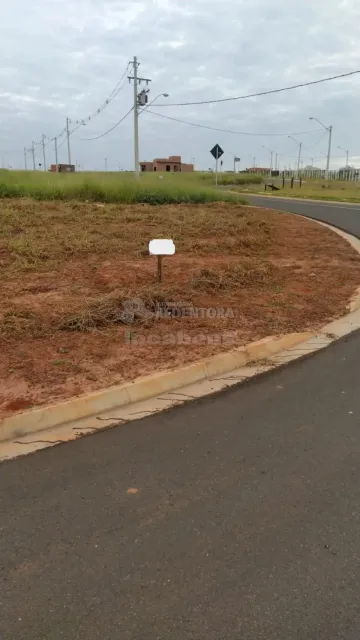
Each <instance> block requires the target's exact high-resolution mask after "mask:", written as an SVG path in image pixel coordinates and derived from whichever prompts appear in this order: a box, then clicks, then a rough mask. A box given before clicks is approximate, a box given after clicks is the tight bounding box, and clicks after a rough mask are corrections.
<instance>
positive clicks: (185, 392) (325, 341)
mask: <svg viewBox="0 0 360 640" xmlns="http://www.w3.org/2000/svg"><path fill="white" fill-rule="evenodd" d="M314 222H316V223H317V224H322V225H324V226H327V227H329V228H331V229H332V230H333V231H334V232H335V233H337V234H339V235H340V236H342V237H343V238H345V239H346V240H347V241H348V242H349V243H350V244H351V246H352V247H353V248H354V249H355V250H356V251H357V252H358V253H360V239H358V238H356V237H355V236H352V235H350V234H348V233H345V232H344V231H341V230H339V229H337V228H335V227H333V226H331V225H328V224H326V223H323V222H319V221H317V220H314ZM358 328H360V288H359V289H358V290H357V292H356V294H355V295H354V296H353V298H352V300H351V301H350V303H349V313H348V314H346V315H345V316H343V317H341V318H339V319H337V320H334V321H332V322H330V323H329V324H327V325H325V326H324V327H322V328H321V329H320V330H319V331H315V332H314V331H312V332H311V331H307V332H302V333H291V334H286V335H282V336H279V335H277V336H268V337H266V338H263V339H262V340H258V341H256V342H252V343H250V344H247V345H245V346H242V347H239V348H237V349H233V350H231V351H228V352H225V353H220V354H216V355H214V356H211V357H208V358H204V359H202V360H200V361H197V362H194V363H192V364H189V365H186V366H184V367H181V368H179V369H176V370H170V371H169V370H166V371H160V372H157V373H154V374H153V375H149V376H144V377H141V378H137V379H136V380H134V381H132V382H127V383H125V384H123V385H118V386H114V387H110V388H107V389H102V390H100V391H96V392H92V393H90V394H86V395H84V396H80V397H77V398H74V399H72V400H69V401H65V402H61V403H59V404H56V405H50V406H45V407H41V408H35V409H32V410H30V411H27V412H24V413H20V414H16V415H13V416H10V417H7V418H5V419H3V420H2V421H0V461H1V460H6V459H10V458H14V457H17V456H20V455H24V454H28V453H31V452H34V451H37V450H39V449H42V448H45V447H48V446H53V445H55V444H60V443H63V442H67V441H69V440H74V439H76V438H79V437H81V436H83V435H88V434H90V433H94V432H97V431H101V430H103V429H107V428H109V427H113V426H116V425H118V424H123V423H125V422H130V421H132V420H138V419H140V418H142V417H145V416H148V415H151V414H153V413H157V412H159V411H163V410H164V409H168V408H171V407H173V406H176V405H179V404H183V403H184V402H186V401H188V400H191V399H194V398H199V397H202V396H206V395H209V394H212V393H216V392H218V391H221V390H222V389H224V388H226V387H229V386H231V385H235V384H238V383H239V382H243V381H244V380H248V379H249V378H251V377H253V376H255V375H258V374H259V373H263V372H265V371H267V370H269V369H272V368H274V367H278V366H281V365H283V364H286V363H288V362H290V361H292V360H294V359H296V358H300V357H303V356H305V355H310V354H311V353H314V352H316V351H317V350H319V349H322V348H324V347H327V346H328V345H329V344H331V343H332V342H333V341H334V340H337V339H339V338H341V337H343V336H345V335H347V334H349V333H351V332H352V331H355V330H356V329H358Z"/></svg>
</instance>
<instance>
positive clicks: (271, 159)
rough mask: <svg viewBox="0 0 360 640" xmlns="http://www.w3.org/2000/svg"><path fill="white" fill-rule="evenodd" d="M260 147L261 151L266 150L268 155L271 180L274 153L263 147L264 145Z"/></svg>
mask: <svg viewBox="0 0 360 640" xmlns="http://www.w3.org/2000/svg"><path fill="white" fill-rule="evenodd" d="M261 146H262V148H263V149H266V150H267V151H268V152H269V153H270V178H271V173H272V166H273V155H274V152H273V151H271V149H269V148H268V147H265V146H264V145H261Z"/></svg>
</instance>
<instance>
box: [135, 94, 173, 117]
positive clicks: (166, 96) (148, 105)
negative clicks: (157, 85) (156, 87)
mask: <svg viewBox="0 0 360 640" xmlns="http://www.w3.org/2000/svg"><path fill="white" fill-rule="evenodd" d="M168 97H169V94H168V93H159V95H157V96H156V97H155V98H154V100H151V102H149V104H147V105H146V106H145V107H144V108H143V109H141V111H139V114H140V113H142V112H143V111H146V109H148V108H149V107H151V105H152V104H154V102H155V101H156V100H157V99H158V98H168Z"/></svg>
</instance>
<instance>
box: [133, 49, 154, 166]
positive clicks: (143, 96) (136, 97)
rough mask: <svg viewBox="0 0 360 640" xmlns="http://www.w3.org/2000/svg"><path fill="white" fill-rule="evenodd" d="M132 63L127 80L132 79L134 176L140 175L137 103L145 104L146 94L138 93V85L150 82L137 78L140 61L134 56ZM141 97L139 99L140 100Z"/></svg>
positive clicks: (147, 79)
mask: <svg viewBox="0 0 360 640" xmlns="http://www.w3.org/2000/svg"><path fill="white" fill-rule="evenodd" d="M130 64H132V65H133V70H134V75H133V76H128V79H129V82H131V80H133V81H134V173H135V177H136V178H139V177H140V170H139V105H140V106H141V107H144V106H145V105H146V104H147V101H148V99H147V95H146V93H147V92H146V91H143V92H142V93H140V94H139V95H138V85H140V84H141V83H142V82H146V85H148V84H149V82H151V80H150V79H149V78H139V77H138V73H137V72H138V67H139V66H140V63H139V62H138V60H137V57H136V56H134V60H133V61H132V62H131V63H130ZM140 99H141V101H140Z"/></svg>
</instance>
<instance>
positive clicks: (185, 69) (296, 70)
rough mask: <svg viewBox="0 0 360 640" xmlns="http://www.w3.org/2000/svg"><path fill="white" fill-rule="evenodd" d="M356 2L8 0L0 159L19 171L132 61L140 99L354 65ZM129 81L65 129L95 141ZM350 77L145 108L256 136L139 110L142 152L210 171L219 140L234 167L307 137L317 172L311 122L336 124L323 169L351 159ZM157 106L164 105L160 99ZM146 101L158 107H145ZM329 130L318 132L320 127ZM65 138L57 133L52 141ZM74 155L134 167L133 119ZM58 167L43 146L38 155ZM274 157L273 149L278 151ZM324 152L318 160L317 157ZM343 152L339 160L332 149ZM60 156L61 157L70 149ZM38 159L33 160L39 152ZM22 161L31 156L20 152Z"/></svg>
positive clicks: (215, 92)
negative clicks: (142, 80) (140, 80)
mask: <svg viewBox="0 0 360 640" xmlns="http://www.w3.org/2000/svg"><path fill="white" fill-rule="evenodd" d="M359 36H360V2H359V0H302V2H299V1H298V0H271V1H270V0H221V1H219V0H31V1H30V0H13V1H12V3H10V2H5V1H4V2H3V3H1V6H0V61H1V63H0V97H1V100H0V162H2V163H3V164H4V165H5V166H8V165H11V166H13V167H22V166H23V163H24V154H23V148H24V146H26V147H29V146H30V145H31V142H32V140H35V141H36V142H38V141H39V140H41V135H42V134H43V133H44V134H46V135H47V136H49V137H52V136H55V135H56V134H58V133H60V132H61V130H62V129H63V127H64V125H65V119H66V117H67V116H68V117H69V118H71V119H72V120H78V119H86V118H87V117H88V116H89V115H90V114H92V113H94V112H95V111H96V109H97V108H98V107H99V106H100V105H101V104H102V103H103V101H104V100H105V99H106V97H107V96H108V95H109V94H110V93H111V91H112V90H113V88H114V87H115V86H116V84H117V83H118V81H119V80H120V78H121V76H122V75H123V73H124V71H125V68H126V65H127V63H128V61H129V60H130V59H132V58H133V56H134V55H136V56H137V57H138V59H139V62H140V63H141V65H140V68H139V74H140V75H141V76H144V77H148V78H151V79H152V83H151V93H150V100H151V99H153V98H154V97H155V96H156V95H158V94H159V93H169V94H170V97H169V98H168V99H167V102H168V103H171V102H183V101H192V100H194V101H196V100H206V99H212V98H223V97H229V96H237V95H242V94H247V93H251V92H256V91H261V90H266V89H272V88H280V87H283V86H287V85H291V84H296V83H298V82H306V81H310V80H315V79H318V78H322V77H325V76H329V75H336V74H337V73H343V72H347V71H352V70H355V69H358V68H360V56H359V54H360V37H359ZM132 99H133V97H132V87H131V86H130V85H128V84H127V85H126V86H125V87H124V89H123V90H122V91H121V92H120V93H119V95H118V96H117V97H116V99H114V100H113V101H112V102H111V103H110V104H109V105H108V107H107V108H106V109H104V111H102V112H101V114H100V115H98V116H97V117H95V118H93V119H92V120H91V121H88V122H87V124H86V126H83V127H81V128H80V129H79V130H78V131H76V132H75V133H74V136H75V135H77V136H80V137H83V138H85V137H88V138H91V137H94V136H96V135H99V134H101V133H103V132H104V131H106V130H107V129H109V128H110V127H111V126H112V125H113V124H115V123H116V122H117V121H118V120H119V119H120V118H121V117H122V116H123V115H124V114H125V113H126V112H127V111H128V110H129V108H131V105H132ZM359 100H360V75H355V76H353V77H350V78H349V79H343V80H336V81H334V82H329V83H324V84H322V85H318V86H313V87H309V88H304V89H297V90H294V91H289V92H287V93H282V94H278V95H274V96H265V97H259V98H256V99H249V100H240V101H234V102H228V103H223V104H218V105H211V106H209V105H203V106H199V105H198V106H187V107H176V106H170V107H166V108H165V107H162V106H156V105H154V106H153V110H154V111H156V112H158V113H161V114H164V115H167V116H170V117H174V118H180V119H184V120H189V121H191V122H196V123H199V124H203V125H207V126H212V127H219V128H225V129H231V130H235V131H243V132H247V133H261V134H263V135H259V136H248V135H235V134H228V133H217V132H213V131H208V130H205V129H200V128H195V127H191V126H188V125H185V124H180V123H177V122H172V121H170V120H166V119H163V118H160V117H157V116H155V115H150V114H145V113H144V114H142V115H141V117H140V157H141V160H152V159H153V158H154V157H164V156H168V155H181V156H182V157H183V160H184V161H186V162H190V161H192V159H193V158H195V163H196V166H197V168H204V169H207V168H208V167H210V166H212V159H211V156H210V154H209V150H210V148H211V147H212V146H213V145H214V144H215V143H216V142H218V143H219V144H220V145H221V146H222V147H223V149H224V150H225V151H226V152H227V153H226V154H225V155H224V164H225V168H231V167H232V162H233V161H232V156H231V154H237V155H238V156H239V157H240V158H241V165H240V166H241V168H245V167H249V166H252V164H253V157H254V156H255V157H256V164H257V165H258V166H269V152H268V151H267V150H266V149H264V148H263V145H264V146H266V147H268V148H269V149H273V150H274V154H275V153H278V154H279V163H280V168H282V167H283V166H285V165H286V166H289V164H291V165H294V163H295V162H296V154H297V146H296V144H295V142H294V141H293V140H291V139H289V138H288V137H287V135H285V136H281V137H275V136H269V135H268V134H269V133H286V134H288V133H289V134H290V133H295V132H306V131H309V130H312V129H313V130H314V129H316V130H317V131H316V132H314V133H310V134H304V135H295V136H294V137H295V138H296V139H297V140H298V141H301V142H303V145H304V149H303V156H304V157H303V161H304V165H306V164H310V163H311V162H312V160H311V158H315V160H314V164H316V165H317V166H322V167H324V166H325V160H324V156H322V154H324V153H326V151H327V135H326V132H325V131H319V125H317V123H315V122H311V121H310V120H309V116H315V117H317V118H319V119H320V120H321V121H322V122H324V124H325V125H330V124H332V125H333V127H334V133H333V152H332V153H333V158H332V165H331V166H332V167H333V168H337V167H340V166H343V165H344V164H345V152H344V151H341V150H339V149H338V146H339V145H340V146H341V147H344V148H345V149H348V150H349V155H350V164H354V165H357V166H360V133H359V130H360V128H359V120H360V118H359V113H360V109H359V104H360V101H359ZM157 102H158V104H159V105H160V104H164V102H166V99H161V100H160V99H159V100H158V101H157ZM155 107H156V108H155ZM324 134H325V135H324ZM63 140H64V137H62V138H60V141H59V144H60V143H61V141H63ZM71 145H72V159H73V161H74V162H75V160H76V161H77V162H78V163H79V164H80V165H83V166H84V168H85V169H89V170H91V169H93V170H102V169H103V168H104V164H105V158H107V166H108V168H109V169H118V168H121V169H131V168H132V167H133V121H132V116H131V115H130V116H129V117H128V118H127V119H126V120H125V121H124V122H123V123H122V124H120V125H119V127H117V128H116V129H115V130H114V131H113V132H112V133H110V134H109V135H107V136H105V137H103V138H100V139H99V140H95V141H80V140H78V139H77V138H72V142H71ZM46 153H47V163H50V162H54V151H53V143H51V145H50V144H49V146H48V147H47V149H46ZM280 154H281V155H280ZM317 156H320V157H317ZM337 156H340V157H337ZM59 160H60V161H62V162H66V161H67V150H66V144H63V145H62V146H61V148H60V149H59ZM37 162H42V154H41V148H40V147H37ZM28 163H29V165H30V155H29V157H28Z"/></svg>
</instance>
